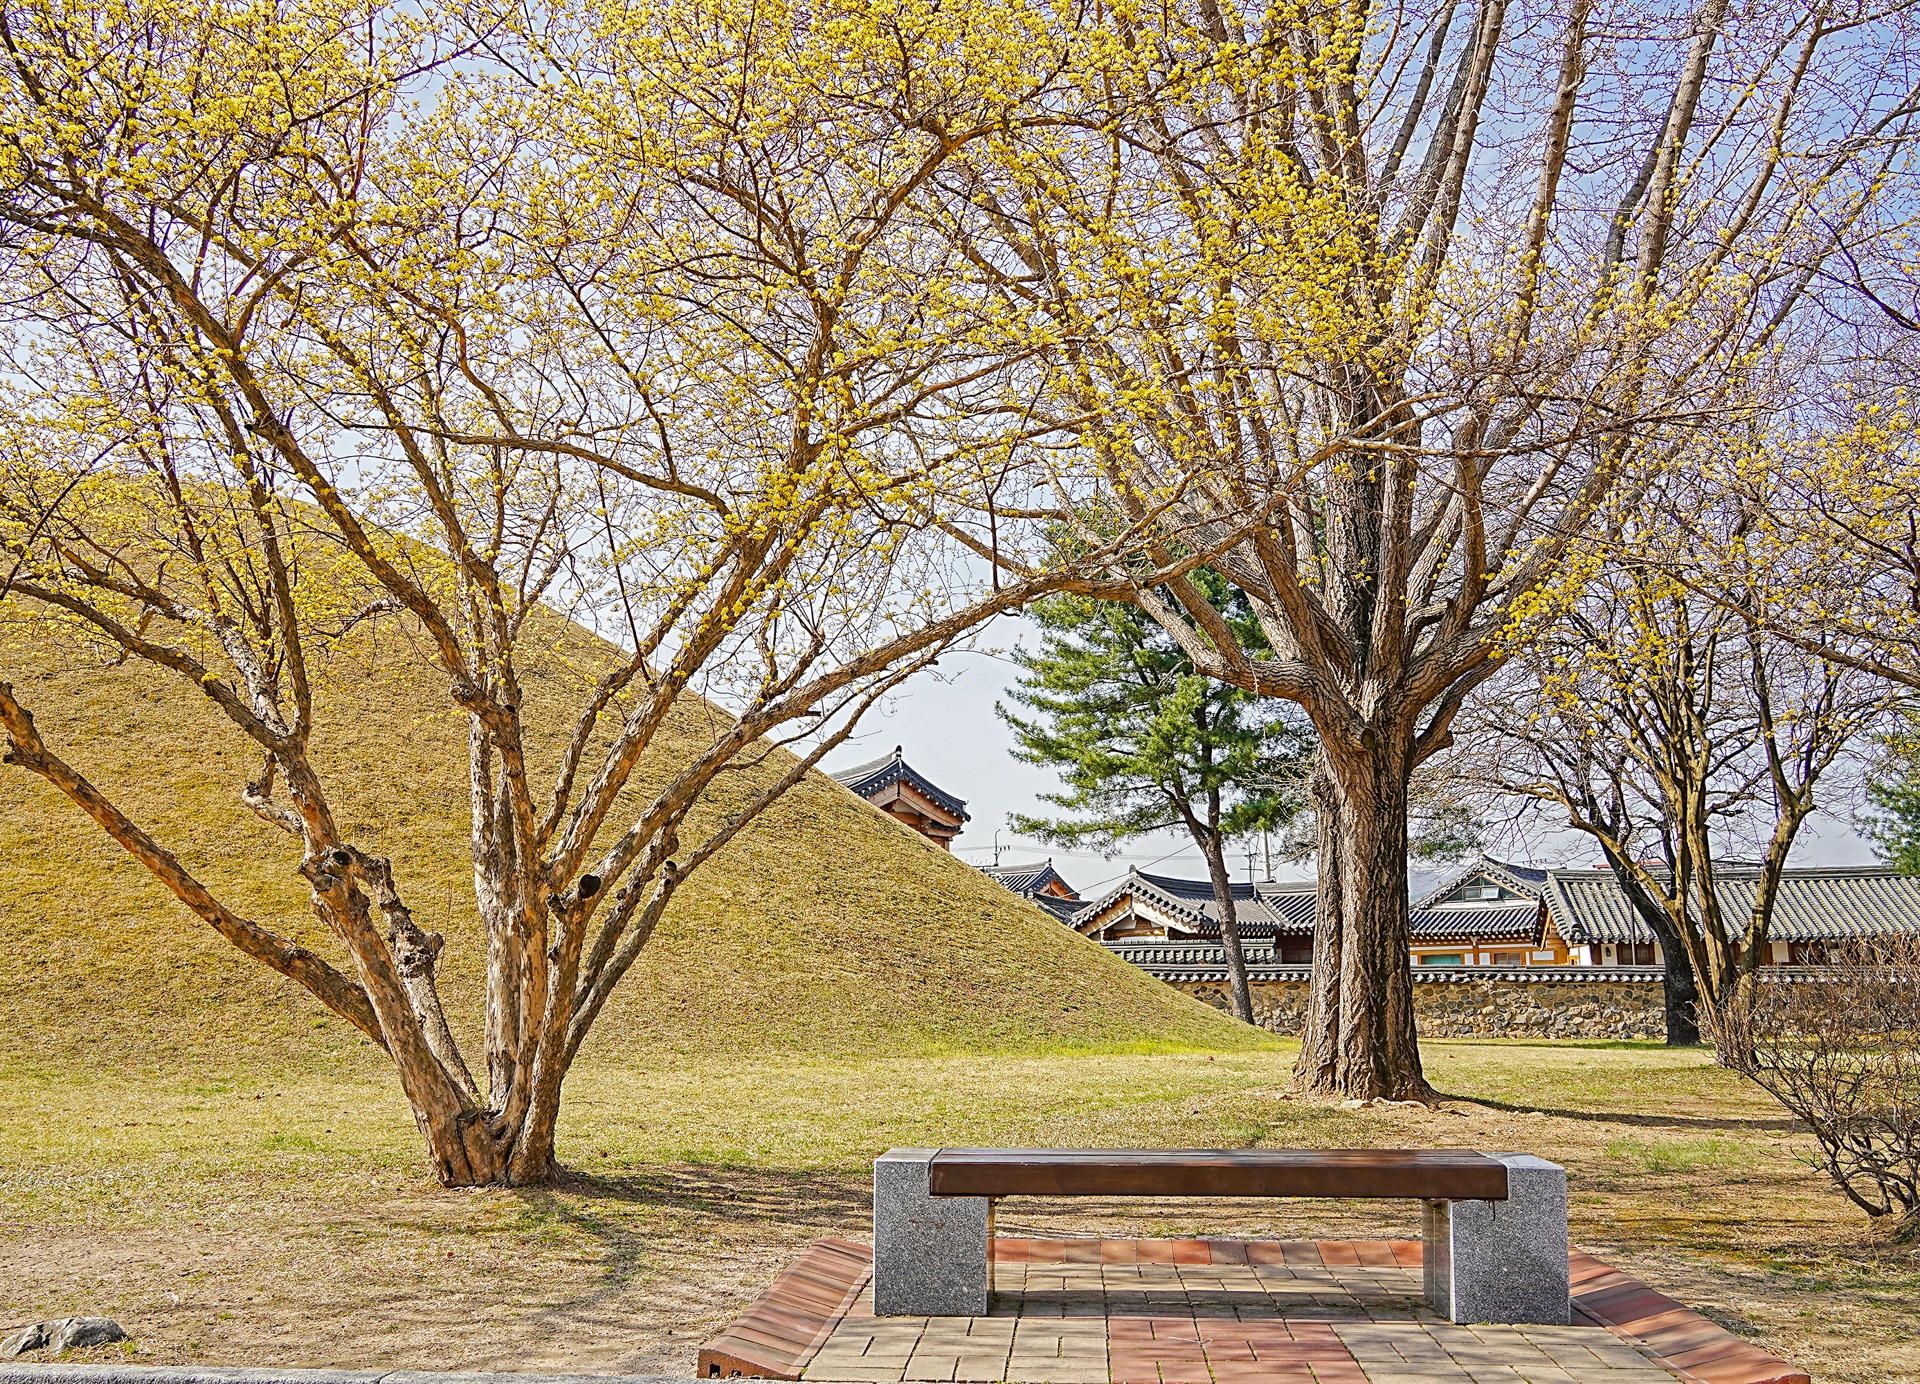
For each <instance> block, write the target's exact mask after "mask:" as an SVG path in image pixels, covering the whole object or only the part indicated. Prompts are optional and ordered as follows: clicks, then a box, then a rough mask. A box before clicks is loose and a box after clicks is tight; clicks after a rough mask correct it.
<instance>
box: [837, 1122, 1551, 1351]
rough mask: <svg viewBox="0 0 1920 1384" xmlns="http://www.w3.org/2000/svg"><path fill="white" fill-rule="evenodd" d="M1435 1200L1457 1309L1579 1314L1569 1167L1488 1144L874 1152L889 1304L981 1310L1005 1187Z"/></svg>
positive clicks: (884, 1299)
mask: <svg viewBox="0 0 1920 1384" xmlns="http://www.w3.org/2000/svg"><path fill="white" fill-rule="evenodd" d="M1013 1196H1037V1197H1100V1196H1108V1197H1115V1196H1117V1197H1127V1196H1138V1197H1343V1198H1345V1197H1371V1198H1383V1197H1390V1198H1402V1199H1406V1200H1410V1201H1419V1202H1420V1203H1421V1204H1422V1207H1423V1208H1424V1209H1423V1211H1422V1216H1421V1231H1422V1238H1423V1240H1424V1241H1425V1257H1424V1260H1423V1274H1424V1285H1423V1286H1424V1288H1425V1292H1426V1296H1427V1299H1428V1301H1429V1302H1431V1303H1432V1304H1433V1306H1434V1308H1435V1309H1436V1310H1437V1311H1439V1312H1440V1313H1441V1314H1442V1315H1444V1316H1446V1317H1448V1318H1449V1319H1451V1320H1453V1321H1469V1322H1478V1321H1488V1322H1535V1323H1553V1324H1556V1325H1560V1326H1565V1325H1566V1323H1567V1313H1568V1307H1567V1303H1568V1291H1567V1290H1568V1278H1567V1174H1566V1169H1564V1168H1562V1167H1560V1166H1559V1165H1557V1164H1554V1163H1548V1162H1546V1161H1545V1160H1544V1159H1540V1158H1535V1157H1532V1156H1531V1155H1528V1154H1512V1153H1480V1152H1476V1151H1474V1150H1472V1149H891V1150H889V1151H888V1152H887V1153H886V1154H884V1155H882V1156H881V1157H880V1158H878V1159H876V1160H875V1161H874V1165H873V1249H874V1259H873V1301H874V1311H875V1312H876V1313H878V1314H880V1315H882V1316H979V1315H982V1314H984V1313H985V1312H986V1310H987V1304H988V1301H989V1299H990V1298H991V1296H992V1292H993V1279H992V1273H993V1254H992V1241H993V1218H994V1203H995V1202H996V1201H998V1200H999V1199H1000V1198H1002V1197H1013Z"/></svg>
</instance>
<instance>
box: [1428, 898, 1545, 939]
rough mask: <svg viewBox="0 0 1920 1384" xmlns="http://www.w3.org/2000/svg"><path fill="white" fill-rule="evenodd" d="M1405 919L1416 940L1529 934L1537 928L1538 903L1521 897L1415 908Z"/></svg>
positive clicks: (1502, 937) (1513, 937) (1538, 916)
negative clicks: (1483, 904) (1487, 904)
mask: <svg viewBox="0 0 1920 1384" xmlns="http://www.w3.org/2000/svg"><path fill="white" fill-rule="evenodd" d="M1407 922H1408V924H1409V925H1410V928H1411V931H1412V933H1413V940H1414V941H1416V942H1443V941H1453V940H1454V939H1456V938H1457V939H1459V940H1462V941H1465V940H1466V939H1468V938H1475V937H1477V938H1481V939H1484V940H1486V941H1489V942H1493V941H1500V940H1506V939H1518V938H1531V937H1533V936H1534V935H1535V934H1536V933H1537V932H1538V931H1539V930H1540V905H1539V904H1538V903H1535V902H1533V901H1532V900H1523V901H1521V902H1519V903H1505V904H1498V905H1495V906H1494V907H1491V908H1415V909H1413V910H1412V911H1411V912H1410V913H1409V914H1408V915H1407Z"/></svg>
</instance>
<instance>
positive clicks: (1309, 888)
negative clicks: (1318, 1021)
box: [1073, 870, 1314, 938]
mask: <svg viewBox="0 0 1920 1384" xmlns="http://www.w3.org/2000/svg"><path fill="white" fill-rule="evenodd" d="M1232 889H1233V916H1234V920H1235V921H1236V922H1237V923H1238V924H1239V925H1240V934H1241V936H1242V937H1248V938H1251V937H1273V936H1277V935H1280V934H1282V933H1284V934H1287V935H1291V936H1306V935H1310V934H1311V933H1312V932H1313V914H1314V886H1313V885H1312V884H1299V885H1287V886H1282V885H1277V884H1273V883H1270V882H1269V883H1262V884H1245V883H1235V884H1234V885H1233V886H1232ZM1128 896H1132V897H1133V898H1135V899H1138V900H1140V901H1142V902H1144V903H1146V904H1147V905H1148V906H1149V907H1152V908H1156V909H1158V910H1160V911H1161V912H1163V913H1166V914H1168V915H1169V916H1171V917H1173V918H1175V919H1178V920H1179V921H1180V922H1181V923H1182V924H1184V925H1185V926H1186V927H1188V928H1189V929H1191V930H1192V931H1195V932H1199V933H1216V934H1217V933H1218V932H1219V931H1220V906H1219V904H1218V903H1217V902H1215V900H1214V897H1213V884H1212V882H1211V881H1208V880H1204V879H1176V878H1174V877H1173V876H1172V875H1150V874H1148V873H1146V872H1145V871H1144V870H1129V871H1127V877H1126V878H1125V879H1124V880H1122V881H1120V883H1118V884H1116V885H1115V886H1114V887H1113V888H1111V889H1109V890H1108V891H1107V892H1106V893H1104V894H1102V895H1101V896H1100V897H1099V898H1097V899H1095V900H1094V901H1093V902H1091V903H1089V904H1087V905H1085V906H1084V907H1083V908H1082V909H1081V910H1080V911H1079V912H1078V913H1076V914H1075V915H1074V918H1073V921H1074V924H1075V926H1079V925H1081V924H1084V923H1086V922H1089V921H1091V920H1092V919H1093V918H1094V917H1096V916H1097V915H1099V914H1100V913H1102V912H1104V911H1105V910H1107V909H1108V908H1110V907H1112V906H1113V905H1114V904H1116V903H1118V902H1119V901H1120V900H1121V899H1123V898H1126V897H1128Z"/></svg>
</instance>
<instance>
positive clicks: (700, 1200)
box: [513, 1164, 872, 1319]
mask: <svg viewBox="0 0 1920 1384" xmlns="http://www.w3.org/2000/svg"><path fill="white" fill-rule="evenodd" d="M513 1195H514V1197H515V1199H516V1200H517V1201H519V1203H520V1205H521V1208H522V1211H523V1214H524V1215H525V1216H526V1217H528V1219H529V1220H530V1222H531V1225H532V1228H533V1229H535V1230H536V1231H537V1230H538V1229H539V1228H540V1227H542V1226H547V1227H552V1228H553V1229H556V1230H559V1229H564V1230H566V1231H571V1232H573V1233H574V1234H576V1235H580V1236H584V1237H586V1238H587V1239H588V1240H590V1241H591V1242H593V1243H594V1244H595V1245H596V1246H597V1247H598V1251H599V1254H600V1257H601V1274H600V1283H599V1284H598V1286H597V1287H596V1288H594V1289H593V1290H592V1291H590V1292H587V1293H584V1294H576V1295H574V1296H573V1297H571V1298H569V1299H568V1300H567V1301H565V1302H562V1303H556V1304H555V1305H554V1306H553V1307H552V1308H550V1309H548V1311H547V1313H546V1315H548V1316H550V1317H552V1318H555V1319H562V1318H566V1319H575V1318H580V1317H581V1316H582V1315H583V1314H590V1313H591V1312H592V1311H593V1310H594V1309H595V1308H598V1307H600V1306H602V1305H603V1304H606V1303H608V1302H609V1301H610V1300H611V1299H613V1298H615V1297H617V1296H620V1295H622V1294H624V1293H626V1292H627V1290H628V1289H629V1287H630V1285H632V1284H633V1283H634V1281H635V1279H636V1278H639V1277H642V1276H645V1275H648V1274H657V1273H659V1272H661V1271H668V1272H670V1273H671V1274H672V1275H673V1276H674V1277H675V1279H676V1280H678V1281H679V1282H682V1283H684V1284H685V1285H686V1287H687V1288H688V1289H690V1290H692V1291H695V1292H698V1291H700V1290H701V1287H702V1285H703V1284H705V1285H714V1284H718V1283H719V1282H720V1281H722V1280H725V1279H728V1278H730V1277H734V1276H738V1275H739V1274H740V1273H741V1272H743V1271H744V1272H746V1273H748V1274H749V1275H751V1276H761V1277H764V1276H767V1275H766V1274H765V1269H766V1268H767V1267H768V1264H767V1261H768V1260H769V1258H770V1257H771V1258H775V1259H784V1258H786V1257H790V1255H791V1254H793V1253H797V1252H798V1250H799V1248H800V1246H801V1245H803V1244H805V1243H806V1242H807V1241H809V1240H812V1239H815V1238H817V1237H819V1236H822V1235H846V1234H848V1233H860V1232H863V1231H865V1230H866V1229H867V1228H868V1227H869V1226H870V1224H871V1217H872V1202H871V1199H870V1194H869V1190H868V1188H867V1186H866V1184H865V1182H864V1180H863V1179H860V1178H859V1177H857V1176H853V1175H848V1174H840V1173H784V1172H769V1171H767V1170H764V1169H746V1168H738V1167H727V1166H714V1165H706V1164H660V1165H654V1166H650V1167H646V1168H643V1169H632V1170H625V1171H620V1172H612V1173H587V1172H582V1171H580V1170H578V1169H568V1168H563V1169H562V1170H561V1173H560V1175H559V1176H558V1177H557V1178H556V1179H555V1180H554V1181H553V1182H551V1183H548V1184H547V1185H545V1186H543V1187H521V1188H516V1189H515V1190H514V1193H513Z"/></svg>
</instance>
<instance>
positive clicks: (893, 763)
mask: <svg viewBox="0 0 1920 1384" xmlns="http://www.w3.org/2000/svg"><path fill="white" fill-rule="evenodd" d="M900 750H901V747H900V746H898V745H895V746H894V747H893V753H892V754H890V755H887V756H885V757H884V758H881V759H874V760H869V761H868V762H867V763H865V764H856V765H854V766H853V767H852V768H851V769H836V770H834V771H833V773H831V774H829V775H828V777H829V778H831V779H833V780H834V781H835V782H836V783H839V784H842V785H844V786H845V787H847V788H849V789H851V790H852V791H854V792H855V793H858V794H859V795H860V796H861V797H863V798H870V797H872V796H873V795H874V794H875V793H877V792H879V791H880V790H881V789H882V788H885V787H887V786H888V785H889V784H894V783H901V782H906V783H911V784H912V785H913V787H914V789H915V790H916V791H917V792H920V793H924V794H925V795H926V796H927V797H929V798H931V799H932V800H933V801H934V802H936V803H938V804H939V805H940V806H941V807H944V808H946V809H947V811H949V812H951V813H953V814H954V816H956V817H958V818H959V819H960V820H961V821H963V822H970V821H972V820H973V814H972V813H970V812H968V811H967V800H966V799H965V798H956V797H954V796H953V794H951V793H949V792H947V791H946V790H945V789H943V788H940V787H938V786H936V785H935V784H934V783H933V781H932V780H931V779H929V778H927V776H926V775H925V774H922V773H920V772H919V771H918V770H916V769H915V768H914V767H913V766H912V765H910V764H908V763H907V761H906V760H905V759H904V758H903V757H902V756H901V753H900Z"/></svg>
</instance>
